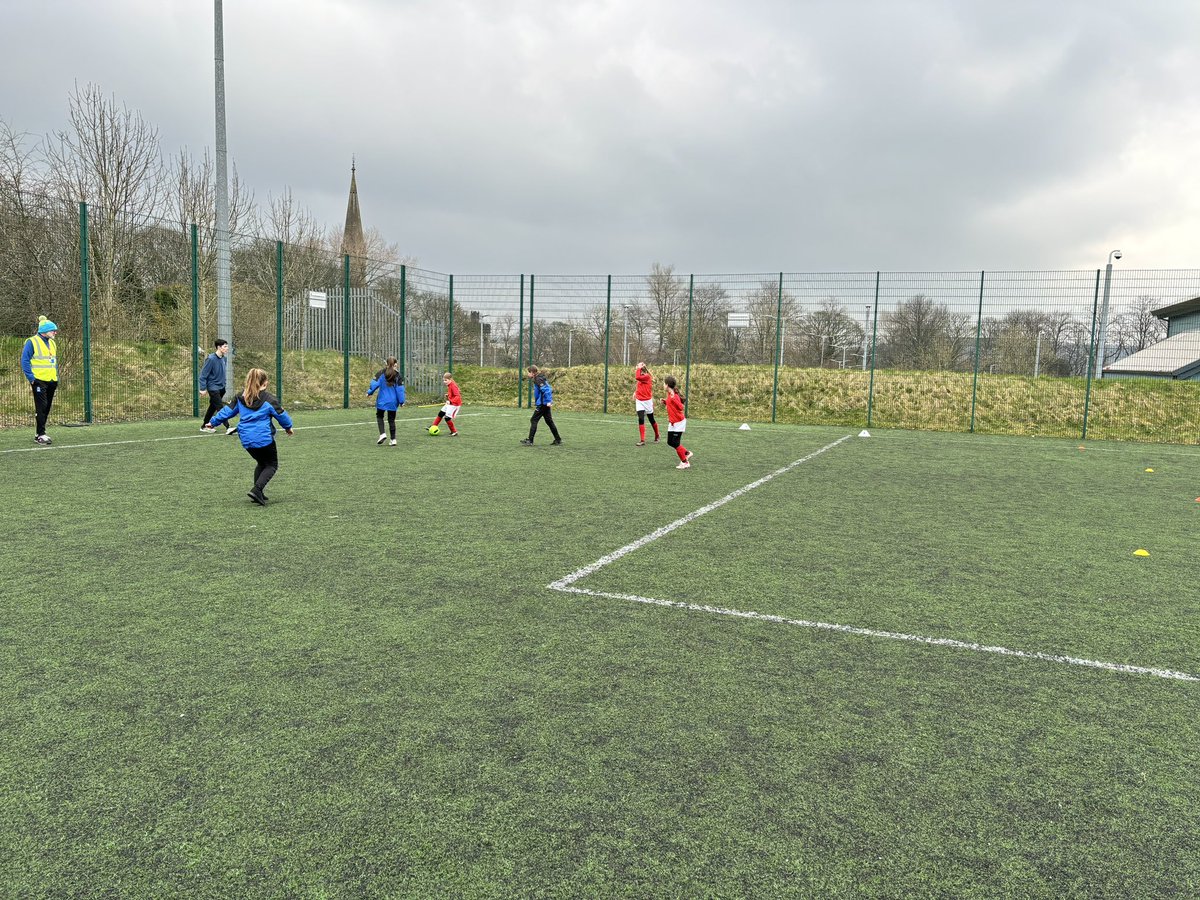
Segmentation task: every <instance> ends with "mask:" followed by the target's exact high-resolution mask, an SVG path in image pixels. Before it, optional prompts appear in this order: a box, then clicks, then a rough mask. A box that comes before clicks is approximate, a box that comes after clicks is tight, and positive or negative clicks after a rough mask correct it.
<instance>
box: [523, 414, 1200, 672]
mask: <svg viewBox="0 0 1200 900" xmlns="http://www.w3.org/2000/svg"><path fill="white" fill-rule="evenodd" d="M850 437H851V435H846V436H845V437H843V438H839V439H838V440H836V441H834V442H833V443H831V444H826V445H825V446H824V447H822V448H821V449H820V450H817V451H815V452H813V453H810V454H809V455H808V456H805V457H803V458H801V459H798V460H796V461H795V462H793V463H789V464H788V465H786V466H784V467H783V468H782V469H777V470H776V471H774V472H772V473H771V474H770V475H765V476H763V477H762V478H760V479H758V481H754V482H751V483H750V484H748V485H746V486H745V487H741V488H738V489H737V490H736V491H733V492H732V493H730V494H726V495H725V496H724V497H722V498H721V499H720V500H715V501H713V502H712V503H710V504H708V505H707V506H702V507H701V508H700V509H698V510H696V511H695V512H692V513H688V514H687V515H686V516H684V517H683V518H681V519H676V520H675V521H674V522H671V523H670V524H668V525H664V526H663V527H662V528H659V529H656V530H655V531H652V532H650V534H647V535H645V536H644V537H640V538H638V539H637V540H636V541H634V542H633V543H630V544H626V545H625V546H624V547H621V548H620V549H618V550H614V551H613V552H612V553H609V554H608V555H607V556H602V557H600V559H598V560H596V561H595V562H594V563H591V564H590V565H586V566H584V567H583V568H581V569H576V570H575V571H574V572H572V573H571V574H570V575H566V576H564V577H562V578H560V579H558V580H557V581H553V582H551V583H550V584H548V585H547V587H548V588H550V589H551V590H554V591H560V592H562V593H566V594H583V595H585V596H588V597H604V598H606V599H610V600H625V601H627V602H630V603H645V604H648V605H651V606H665V607H670V608H673V609H686V610H689V611H692V612H705V613H711V614H714V615H719V616H734V617H736V618H739V619H753V620H755V621H758V622H772V623H775V624H778V625H792V626H795V627H798V628H815V629H819V630H821V631H836V632H840V633H842V634H855V635H860V636H862V637H876V638H887V639H889V640H893V641H908V642H911V643H915V644H928V645H931V646H935V647H950V648H952V649H955V650H971V651H974V652H976V653H995V654H998V655H1000V656H1012V657H1017V658H1019V659H1037V660H1041V661H1043V662H1052V663H1059V664H1063V665H1072V666H1084V667H1086V668H1089V669H1103V670H1105V671H1108V672H1121V673H1124V674H1127V675H1151V676H1153V677H1155V678H1166V679H1171V680H1175V681H1193V682H1200V676H1196V675H1190V674H1188V673H1187V672H1176V671H1174V670H1172V669H1156V668H1151V667H1149V666H1131V665H1126V664H1124V663H1112V662H1103V661H1101V660H1095V659H1083V658H1080V657H1077V656H1065V655H1061V654H1056V653H1041V652H1037V651H1029V650H1013V649H1010V648H1008V647H1000V646H990V645H985V644H976V643H973V642H971V641H959V640H955V639H953V638H937V637H926V636H923V635H919V634H906V633H904V632H898V631H879V630H876V629H874V628H862V627H860V626H857V625H838V624H834V623H831V622H812V621H809V620H807V619H789V618H786V617H784V616H775V615H770V614H768V613H760V612H753V611H751V610H740V609H726V608H725V607H722V606H707V605H702V604H697V603H683V602H680V601H677V600H659V599H657V598H654V597H641V596H638V595H637V594H613V593H607V592H604V591H592V590H588V589H586V588H578V587H572V585H574V583H575V582H577V581H579V580H580V579H583V578H586V577H587V576H589V575H593V574H595V573H596V572H597V571H599V570H600V569H602V568H604V567H605V566H607V565H608V564H609V563H613V562H616V561H617V560H618V559H620V558H621V557H623V556H627V555H628V554H630V553H632V552H633V551H634V550H637V549H639V548H641V547H645V546H646V545H647V544H651V543H653V542H654V541H657V540H658V539H659V538H661V537H665V536H666V535H668V534H670V533H671V532H672V531H674V530H675V529H677V528H681V527H682V526H684V525H686V524H688V523H689V522H692V521H694V520H695V519H698V518H699V517H700V516H702V515H704V514H705V513H710V512H712V511H713V510H714V509H718V508H720V507H722V506H724V505H725V504H726V503H728V502H729V501H731V500H735V499H737V498H738V497H740V496H742V495H743V494H745V493H747V492H748V491H752V490H754V489H755V488H756V487H760V486H761V485H764V484H766V483H767V482H768V481H770V480H772V479H773V478H777V477H778V476H780V475H784V474H786V473H788V472H790V471H791V470H792V469H794V468H796V466H798V465H800V464H801V463H806V462H808V461H809V460H810V459H813V458H815V457H817V456H820V455H821V454H822V453H825V452H826V451H828V450H832V449H833V448H834V447H836V446H838V444H840V443H842V442H843V441H846V440H848V439H849V438H850Z"/></svg>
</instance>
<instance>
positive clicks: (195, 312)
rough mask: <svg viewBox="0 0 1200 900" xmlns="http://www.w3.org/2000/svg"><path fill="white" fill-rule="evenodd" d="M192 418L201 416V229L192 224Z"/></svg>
mask: <svg viewBox="0 0 1200 900" xmlns="http://www.w3.org/2000/svg"><path fill="white" fill-rule="evenodd" d="M191 256H192V417H193V418H195V417H197V416H199V415H200V229H199V228H197V226H196V223H195V222H193V223H192V249H191Z"/></svg>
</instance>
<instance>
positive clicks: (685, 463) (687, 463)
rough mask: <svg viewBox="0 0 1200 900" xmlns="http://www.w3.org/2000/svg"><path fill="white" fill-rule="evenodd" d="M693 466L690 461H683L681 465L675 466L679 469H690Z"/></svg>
mask: <svg viewBox="0 0 1200 900" xmlns="http://www.w3.org/2000/svg"><path fill="white" fill-rule="evenodd" d="M691 467H692V464H691V463H690V462H681V463H680V464H679V465H677V466H676V467H675V468H677V469H690V468H691Z"/></svg>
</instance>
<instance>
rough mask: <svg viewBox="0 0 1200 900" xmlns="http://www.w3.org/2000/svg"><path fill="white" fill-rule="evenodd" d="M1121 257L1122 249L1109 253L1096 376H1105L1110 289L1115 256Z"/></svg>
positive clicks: (1101, 308) (1097, 342) (1098, 341)
mask: <svg viewBox="0 0 1200 900" xmlns="http://www.w3.org/2000/svg"><path fill="white" fill-rule="evenodd" d="M1114 257H1115V258H1117V259H1120V258H1121V251H1120V250H1112V251H1110V252H1109V254H1108V265H1107V266H1106V267H1105V269H1104V301H1103V302H1102V303H1101V304H1100V333H1099V334H1098V335H1097V337H1096V365H1095V369H1094V371H1095V376H1096V377H1097V378H1103V377H1104V342H1105V340H1106V339H1107V332H1108V289H1109V287H1110V286H1111V285H1112V267H1113V258H1114Z"/></svg>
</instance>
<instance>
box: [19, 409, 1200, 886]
mask: <svg viewBox="0 0 1200 900" xmlns="http://www.w3.org/2000/svg"><path fill="white" fill-rule="evenodd" d="M556 387H557V385H556ZM400 416H401V434H400V436H399V441H400V443H399V446H397V447H394V448H392V447H388V446H383V447H377V446H376V445H375V443H374V440H375V437H376V432H375V428H374V422H373V420H372V417H371V416H370V415H369V413H367V412H366V411H364V410H350V411H341V412H327V413H299V414H297V425H298V426H299V430H298V432H297V434H296V436H295V437H293V438H287V437H283V438H281V440H280V457H281V461H282V468H281V471H280V474H279V476H278V477H277V479H276V481H275V482H273V483H272V484H271V486H270V487H269V488H268V494H269V496H270V497H271V498H272V502H271V505H270V506H269V507H268V508H266V509H261V508H259V507H257V506H254V505H253V504H251V503H250V501H249V500H248V499H246V497H245V491H246V489H247V488H248V487H249V477H250V472H251V470H252V468H253V463H252V461H251V460H250V458H249V457H248V456H247V455H246V454H245V452H244V451H242V450H241V448H240V446H238V445H237V443H236V439H235V438H226V437H223V436H200V435H198V434H196V433H195V428H196V423H195V422H194V420H182V421H170V422H159V423H148V424H139V425H125V426H99V427H93V428H90V429H79V430H64V429H61V428H59V429H53V428H52V430H51V433H52V435H53V436H54V437H55V447H54V448H52V449H49V450H44V449H41V450H28V452H26V451H27V449H28V448H29V447H30V444H29V434H28V433H27V431H25V430H22V431H4V432H0V465H2V466H3V467H4V471H5V473H6V475H7V479H6V480H7V487H6V493H5V499H6V503H5V507H6V514H7V521H8V522H9V532H8V534H9V536H10V539H8V540H6V541H5V542H4V543H3V544H2V545H0V572H2V573H3V574H0V586H2V588H3V591H2V594H3V597H4V598H5V599H4V601H3V603H2V604H0V717H2V719H0V728H2V729H3V733H4V735H5V740H4V741H3V742H0V783H3V785H4V790H3V791H2V792H0V884H3V885H4V886H5V891H4V893H6V894H9V895H12V896H21V897H61V896H81V895H88V896H137V897H178V896H198V897H210V896H211V897H228V896H238V897H292V896H303V897H391V896H413V897H427V896H464V897H493V896H547V897H578V896H628V897H647V896H762V897H778V896H846V897H851V896H887V897H899V896H954V897H995V896H1008V897H1062V896H1078V897H1094V896H1113V897H1118V896H1119V897H1161V896H1171V895H1174V896H1191V895H1195V894H1196V893H1197V892H1198V891H1200V838H1197V835H1198V834H1200V775H1197V773H1196V764H1195V762H1196V746H1197V744H1198V739H1200V724H1198V723H1200V716H1198V715H1197V713H1200V703H1198V702H1197V700H1198V697H1200V684H1197V683H1196V682H1187V681H1173V680H1165V679H1160V678H1155V677H1150V676H1134V675H1127V674H1120V673H1115V672H1111V671H1104V670H1096V669H1089V668H1085V667H1080V666H1071V665H1063V664H1056V663H1050V662H1044V661H1038V660H1029V659H1018V658H1011V657H1005V656H999V655H994V654H986V653H979V652H971V651H967V650H960V649H951V648H946V647H937V646H929V645H921V644H914V643H910V642H904V641H898V640H887V639H883V638H877V637H864V636H857V635H847V634H842V633H835V632H828V631H820V630H813V629H809V628H801V627H797V626H794V625H784V624H778V623H773V622H766V621H752V620H746V619H739V618H734V617H729V616H722V615H716V614H713V613H705V612H699V611H694V610H687V609H679V608H666V607H661V606H652V605H646V604H640V603H634V602H628V601H622V600H615V599H609V598H603V597H595V596H584V595H572V594H564V593H560V592H556V591H553V590H549V589H548V588H547V585H548V584H549V583H550V582H551V581H554V580H556V579H558V578H560V577H562V576H564V575H566V574H567V573H570V572H572V571H575V570H577V569H579V568H580V567H582V566H584V565H587V564H589V563H592V562H594V561H596V560H598V559H600V558H601V557H603V556H605V555H606V554H609V553H611V552H612V551H614V550H616V549H617V548H619V547H622V546H625V545H627V544H629V543H630V542H632V541H635V540H637V539H638V538H641V537H643V536H645V535H647V534H649V533H650V532H652V531H654V530H655V529H656V528H659V527H661V526H663V525H666V524H668V523H670V522H673V521H675V520H677V519H679V518H680V517H682V516H685V515H687V514H689V513H691V512H693V511H695V510H697V509H699V508H701V507H704V506H706V505H707V504H710V503H712V502H713V501H715V500H718V499H720V498H722V497H724V496H726V495H728V494H729V493H730V492H732V491H734V490H737V489H738V488H741V487H743V486H744V485H746V484H748V483H750V482H753V481H755V480H757V479H759V478H761V477H762V476H764V475H767V474H769V473H771V472H774V471H776V470H778V469H779V468H781V467H782V466H785V465H787V464H788V463H791V462H793V461H795V460H797V459H799V458H801V457H804V456H806V455H808V454H809V453H812V452H813V451H814V450H817V449H818V448H821V447H824V446H826V445H828V444H829V443H831V442H832V441H835V440H837V439H838V438H840V437H842V436H843V435H845V434H848V433H854V432H856V431H857V429H852V430H851V429H846V428H833V427H819V428H802V427H795V426H775V427H767V426H755V427H754V428H753V429H752V430H751V431H750V432H742V431H738V430H737V429H736V428H734V427H731V426H730V425H729V424H727V423H715V422H706V421H700V420H698V419H693V420H692V421H691V422H690V423H689V431H688V434H687V437H686V440H685V443H686V444H687V445H688V446H689V447H691V448H692V449H693V450H694V452H695V454H696V455H695V460H694V463H695V465H694V468H693V469H691V470H690V471H686V472H680V471H677V470H675V468H674V462H675V459H674V457H673V455H672V454H671V453H670V452H669V451H668V449H667V448H666V447H665V445H663V444H660V445H658V446H654V445H652V444H651V445H647V446H645V447H642V448H636V447H634V446H632V444H633V441H634V440H635V438H636V426H635V424H634V421H633V418H632V416H609V417H603V416H599V415H596V414H571V413H565V412H564V413H560V414H559V415H558V416H556V418H558V419H559V420H560V426H561V430H562V433H563V436H564V439H565V441H566V443H565V444H564V445H563V446H561V447H554V448H551V447H549V446H547V445H546V444H548V438H549V435H548V434H546V430H545V428H544V426H543V428H542V430H541V431H540V432H539V436H538V438H539V445H538V446H536V447H534V448H532V449H531V448H523V447H520V446H518V444H517V440H518V439H519V438H520V437H522V436H523V435H524V431H525V428H526V418H527V417H526V415H525V413H524V411H521V412H518V411H515V410H503V409H484V408H479V407H474V408H473V407H470V406H468V407H467V408H465V409H464V414H463V418H462V419H461V420H460V425H461V428H462V431H463V435H462V436H461V437H458V438H450V437H448V436H447V435H446V434H445V433H443V435H441V436H439V437H437V438H430V437H428V436H426V435H425V434H424V428H425V427H426V426H427V425H428V422H429V419H430V418H431V416H428V415H424V414H423V412H421V411H417V410H404V411H401V414H400ZM126 441H133V442H135V443H124V442H126ZM109 442H120V443H109ZM75 444H88V445H91V446H77V447H73V446H70V445H75ZM1078 446H1079V445H1078V442H1075V441H1054V440H1032V439H1028V438H1025V439H1015V438H997V437H978V436H974V437H973V436H964V435H946V434H923V433H913V432H887V431H876V432H874V434H873V436H872V437H871V438H869V439H859V438H857V437H854V438H851V439H850V440H848V441H846V442H843V443H842V444H840V445H838V446H837V447H834V448H832V449H830V450H828V451H827V452H825V453H823V454H821V455H819V456H817V457H815V458H814V459H812V460H811V461H809V462H806V463H804V464H802V465H799V466H797V467H796V468H795V469H793V470H792V471H790V472H788V473H787V474H785V475H781V476H779V477H777V478H775V479H773V480H771V481H769V482H767V483H766V484H764V485H762V486H761V487H759V488H756V489H755V490H753V491H750V492H748V493H746V494H745V495H743V496H740V497H738V498H737V499H735V500H732V501H731V502H729V503H727V504H725V505H724V506H721V507H720V508H718V509H715V510H714V511H712V512H711V513H708V514H706V515H704V516H701V517H699V518H697V519H696V520H695V521H693V522H690V523H689V524H687V525H684V526H682V527H680V528H678V529H677V530H675V531H673V532H671V533H669V534H667V535H666V536H665V537H662V538H661V539H659V540H656V541H654V542H652V543H650V544H648V545H646V546H644V547H642V548H640V549H638V550H635V551H633V552H632V553H630V554H628V555H627V556H624V557H622V558H621V559H619V560H617V561H615V562H613V563H612V564H610V565H608V566H605V567H603V568H601V569H600V570H598V571H597V572H595V573H594V574H592V575H591V576H589V577H587V578H585V579H582V580H581V581H580V582H578V584H577V586H578V587H581V588H586V589H591V590H596V591H601V592H608V593H617V594H627V595H638V596H642V597H645V598H656V599H660V600H671V601H677V602H685V603H692V604H696V605H707V606H712V607H721V608H727V609H735V610H750V611H756V612H759V613H764V614H773V615H779V616H783V617H786V618H789V619H804V620H813V621H821V622H829V623H840V624H848V625H855V626H862V627H866V628H871V629H876V630H883V631H894V632H903V633H906V634H914V635H923V636H930V637H946V638H953V639H958V640H963V641H975V642H979V643H981V644H986V645H1000V646H1004V647H1009V648H1012V649H1018V650H1024V651H1031V652H1046V653H1052V654H1060V655H1067V656H1074V657H1081V658H1085V659H1093V660H1101V661H1105V662H1111V663H1126V664H1130V665H1138V666H1148V667H1154V668H1163V669H1173V670H1179V671H1183V672H1187V673H1192V674H1200V646H1198V643H1200V642H1198V641H1197V638H1200V628H1198V625H1200V602H1197V600H1196V596H1197V594H1196V590H1195V582H1196V575H1197V565H1196V563H1195V552H1194V547H1193V546H1192V541H1191V538H1192V535H1193V534H1194V533H1195V530H1196V523H1197V516H1200V503H1197V502H1195V497H1196V496H1197V495H1198V494H1200V486H1198V485H1197V482H1196V478H1195V474H1194V473H1195V472H1196V470H1197V465H1196V464H1197V462H1200V452H1197V451H1195V450H1193V449H1191V448H1183V447H1154V446H1122V445H1112V444H1099V443H1092V442H1089V443H1088V444H1087V445H1086V447H1087V449H1086V450H1084V451H1080V450H1078V449H1077V448H1078ZM8 450H15V451H19V452H11V453H9V452H3V451H8ZM1146 468H1153V469H1154V470H1155V471H1154V472H1153V473H1147V472H1145V471H1144V470H1145V469H1146ZM1139 547H1144V548H1146V549H1148V550H1149V551H1150V552H1151V556H1150V557H1149V558H1147V559H1138V558H1135V557H1134V556H1133V555H1132V554H1133V551H1134V550H1136V549H1138V548H1139Z"/></svg>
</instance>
